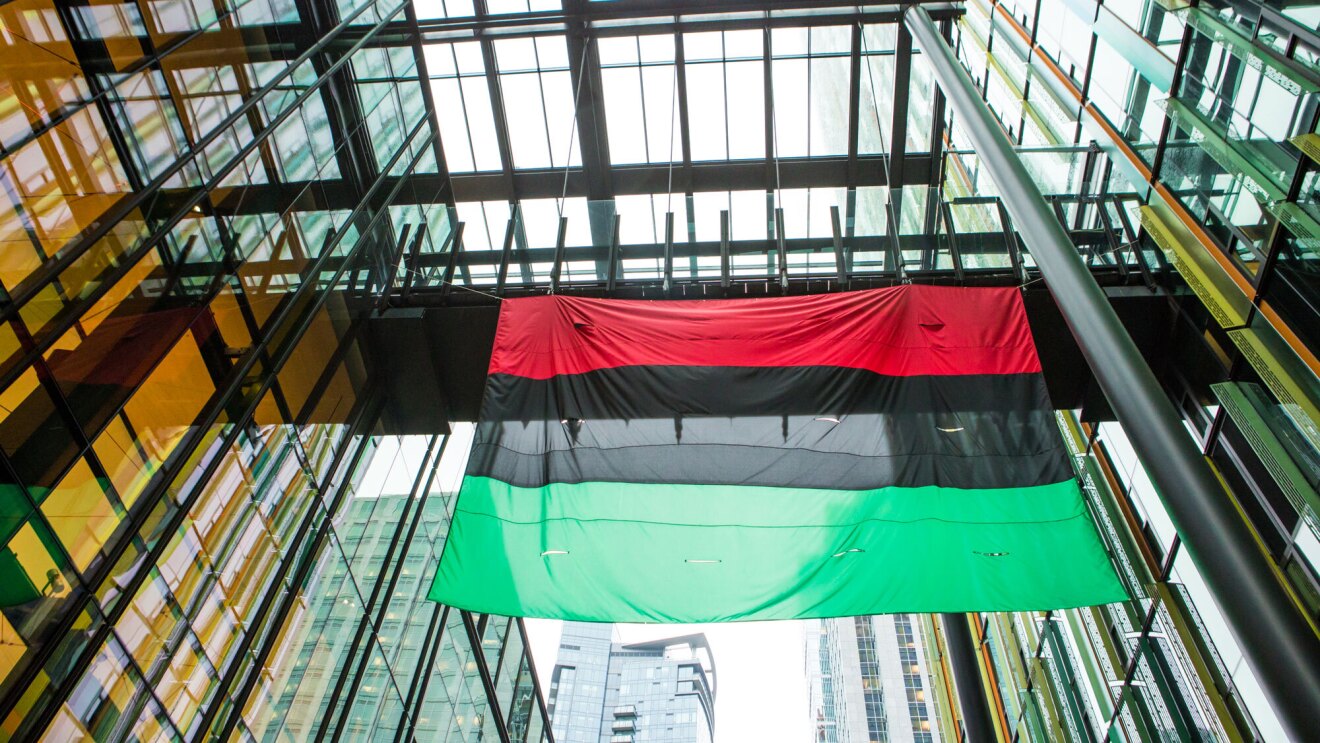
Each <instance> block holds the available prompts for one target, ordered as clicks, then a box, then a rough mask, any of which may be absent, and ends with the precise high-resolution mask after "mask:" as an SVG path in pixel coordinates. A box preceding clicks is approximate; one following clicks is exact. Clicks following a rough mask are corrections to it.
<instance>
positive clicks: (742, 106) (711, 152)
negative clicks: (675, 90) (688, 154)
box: [683, 31, 766, 160]
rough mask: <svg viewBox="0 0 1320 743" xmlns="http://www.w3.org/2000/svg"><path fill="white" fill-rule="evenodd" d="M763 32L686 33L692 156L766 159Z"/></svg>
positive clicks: (689, 127) (695, 157) (684, 51)
mask: <svg viewBox="0 0 1320 743" xmlns="http://www.w3.org/2000/svg"><path fill="white" fill-rule="evenodd" d="M763 53H764V36H763V34H762V32H761V31H716V32H707V33H692V34H684V35H683V54H684V59H685V61H686V62H687V68H686V70H685V75H686V80H687V101H688V133H689V135H690V136H691V137H692V142H691V149H692V159H693V160H743V159H751V158H760V157H765V153H766V150H765V137H764V135H762V134H760V132H762V131H764V128H765V67H764V65H765V63H764V62H763V61H762V55H763Z"/></svg>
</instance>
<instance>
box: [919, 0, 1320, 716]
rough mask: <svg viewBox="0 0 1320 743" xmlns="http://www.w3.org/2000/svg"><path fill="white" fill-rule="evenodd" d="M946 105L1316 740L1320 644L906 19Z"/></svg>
mask: <svg viewBox="0 0 1320 743" xmlns="http://www.w3.org/2000/svg"><path fill="white" fill-rule="evenodd" d="M904 25H905V26H906V27H907V28H909V29H911V31H912V34H913V36H914V37H916V39H917V40H918V41H920V43H921V49H922V52H923V54H924V56H925V57H926V58H927V59H928V60H929V61H930V64H931V68H932V69H933V71H934V73H935V79H936V80H937V81H938V82H939V86H940V88H941V89H943V90H944V94H945V96H946V98H947V99H948V101H949V105H951V106H952V107H953V109H954V110H955V111H956V112H958V113H959V114H960V115H961V116H962V119H960V121H961V122H962V128H963V131H965V132H967V134H968V137H969V138H970V139H971V140H972V144H973V145H974V146H975V148H976V153H977V155H978V156H979V157H980V158H981V162H982V163H984V164H985V166H986V169H987V171H988V172H989V173H990V176H991V178H993V179H994V181H995V184H996V185H997V186H998V188H999V192H1000V194H1002V197H1003V201H1004V204H1005V206H1006V208H1007V209H1008V211H1009V213H1010V214H1012V216H1013V222H1014V223H1015V224H1016V225H1017V228H1018V230H1019V231H1020V232H1021V234H1022V236H1023V239H1024V240H1025V241H1026V242H1027V244H1028V246H1029V247H1030V248H1031V254H1032V257H1033V258H1035V261H1036V264H1037V266H1039V268H1040V272H1041V276H1042V277H1043V278H1044V279H1045V284H1046V286H1048V287H1049V289H1050V292H1051V293H1052V294H1053V295H1054V299H1055V301H1056V302H1057V303H1058V305H1059V310H1060V311H1061V312H1062V314H1063V317H1064V319H1065V320H1066V321H1067V323H1068V327H1069V329H1070V330H1071V331H1072V334H1073V337H1074V338H1076V339H1077V343H1078V345H1079V346H1080V347H1081V350H1082V354H1083V355H1084V356H1085V357H1086V361H1087V363H1088V364H1089V365H1090V367H1091V369H1092V370H1093V371H1094V372H1095V377H1096V380H1097V381H1098V382H1099V383H1100V387H1101V389H1102V390H1104V393H1105V397H1106V398H1108V400H1109V403H1110V405H1111V406H1112V407H1113V409H1114V412H1115V413H1116V414H1117V416H1118V420H1119V421H1120V422H1121V423H1122V424H1123V428H1124V430H1125V431H1126V433H1127V434H1128V436H1129V437H1130V438H1131V439H1132V443H1133V444H1134V445H1135V448H1136V451H1137V452H1138V453H1139V454H1140V456H1141V460H1142V463H1143V464H1144V465H1145V466H1146V470H1147V472H1148V473H1149V474H1150V477H1151V480H1153V481H1154V484H1155V487H1156V489H1157V490H1158V492H1159V496H1160V499H1161V500H1162V501H1163V502H1164V504H1165V506H1166V508H1167V509H1168V511H1169V516H1170V518H1171V519H1172V521H1173V525H1174V527H1175V528H1176V529H1177V530H1178V535H1179V537H1180V538H1181V539H1182V544H1183V546H1184V547H1186V549H1187V552H1188V554H1189V555H1190V556H1191V558H1192V560H1193V562H1195V563H1196V566H1197V567H1198V568H1200V571H1201V574H1202V577H1204V579H1205V582H1206V584H1207V586H1208V587H1209V588H1210V591H1211V592H1212V593H1213V594H1214V596H1215V598H1216V599H1217V603H1218V605H1219V608H1220V610H1221V611H1223V613H1224V616H1225V618H1226V619H1227V620H1228V625H1229V628H1230V629H1231V630H1232V632H1233V635H1234V637H1235V638H1236V639H1237V641H1238V643H1239V644H1240V645H1241V646H1242V650H1243V655H1244V656H1245V657H1246V659H1247V662H1248V664H1250V666H1251V668H1252V670H1253V671H1255V672H1256V675H1257V677H1258V678H1259V679H1260V683H1261V686H1262V687H1263V688H1264V690H1265V693H1266V695H1267V696H1268V697H1269V699H1270V702H1271V704H1272V706H1273V707H1274V710H1275V711H1276V712H1277V713H1278V715H1279V718H1280V720H1281V721H1282V723H1283V725H1284V727H1285V728H1286V729H1287V730H1288V732H1289V734H1290V735H1291V736H1292V737H1293V738H1295V739H1297V740H1305V739H1308V738H1310V737H1313V734H1314V732H1315V730H1314V723H1315V711H1316V710H1317V709H1320V638H1317V637H1316V633H1315V630H1314V629H1312V627H1311V625H1310V623H1309V622H1308V621H1307V620H1306V619H1305V618H1304V617H1303V616H1302V614H1301V612H1300V610H1299V609H1298V607H1297V605H1296V604H1295V603H1294V602H1293V601H1292V599H1291V598H1290V596H1289V594H1288V592H1287V590H1286V589H1285V587H1284V586H1283V585H1282V584H1281V583H1280V582H1279V578H1278V576H1277V575H1276V573H1275V570H1274V569H1273V566H1272V565H1271V564H1270V561H1269V558H1267V557H1266V555H1265V553H1264V552H1263V551H1262V550H1261V549H1260V547H1259V546H1257V544H1256V540H1255V537H1254V535H1253V533H1252V531H1251V528H1250V527H1249V526H1248V525H1247V523H1246V522H1245V521H1244V520H1243V517H1242V515H1241V514H1240V513H1239V512H1238V510H1237V507H1236V505H1235V504H1234V502H1233V499H1232V496H1231V495H1230V494H1229V493H1227V492H1225V489H1224V486H1223V484H1221V483H1220V481H1219V479H1218V478H1217V477H1216V476H1215V473H1214V472H1213V471H1212V470H1211V469H1210V466H1209V465H1208V463H1207V462H1206V461H1205V458H1204V456H1202V454H1201V451H1200V449H1199V448H1198V447H1197V446H1196V443H1195V442H1194V441H1193V440H1192V437H1191V436H1189V435H1188V433H1187V430H1186V428H1184V427H1183V424H1182V419H1181V417H1180V416H1179V415H1178V411H1177V410H1176V409H1175V408H1174V406H1173V403H1171V402H1170V401H1169V397H1168V395H1166V394H1165V392H1164V390H1163V389H1162V388H1161V387H1160V383H1159V380H1157V379H1156V378H1155V375H1154V373H1153V372H1151V370H1150V367H1149V366H1147V365H1146V363H1145V362H1144V361H1143V360H1142V357H1141V352H1140V351H1139V350H1138V349H1137V346H1136V344H1135V343H1133V341H1132V338H1131V337H1130V336H1128V334H1127V331H1126V330H1124V328H1123V324H1122V322H1120V321H1119V319H1118V315H1117V314H1116V313H1115V312H1114V308H1113V307H1112V306H1111V305H1110V304H1109V302H1108V300H1107V299H1106V298H1105V294H1104V292H1103V291H1102V290H1101V289H1100V286H1099V285H1098V284H1096V282H1095V279H1094V278H1093V277H1092V276H1091V274H1090V272H1089V271H1087V270H1086V266H1085V265H1084V264H1083V263H1082V260H1081V257H1080V256H1078V254H1077V251H1076V249H1075V248H1074V247H1073V244H1072V241H1071V239H1070V238H1069V237H1068V234H1067V233H1066V232H1065V231H1064V229H1063V226H1062V225H1061V224H1059V220H1058V219H1057V218H1056V217H1055V215H1054V214H1053V213H1052V212H1051V210H1050V208H1049V206H1048V205H1047V204H1046V203H1045V199H1044V197H1043V196H1042V195H1041V192H1040V189H1039V188H1038V187H1037V186H1036V184H1035V182H1034V181H1033V180H1032V178H1031V175H1030V174H1029V173H1028V172H1027V169H1026V167H1025V166H1024V165H1023V164H1022V161H1021V160H1020V159H1019V158H1018V156H1017V154H1016V153H1015V152H1014V151H1013V148H1012V145H1010V144H1009V142H1008V139H1007V138H1006V137H1005V136H1004V132H1003V129H1002V128H1000V126H999V122H998V121H996V120H995V118H994V115H993V114H992V113H991V112H990V110H989V108H987V107H986V105H985V102H984V101H983V100H982V99H981V97H980V95H979V94H978V93H977V91H976V88H975V87H974V86H973V85H972V81H971V79H970V78H969V77H968V75H967V72H966V71H965V70H964V69H963V68H962V66H961V65H960V64H959V63H958V60H957V59H956V58H955V57H954V55H953V52H952V50H950V49H949V46H948V44H947V43H946V42H945V40H944V37H943V36H941V35H940V33H939V31H938V30H937V29H936V28H935V23H934V22H933V21H932V20H931V18H930V14H929V13H927V12H926V11H925V10H924V9H922V8H920V7H917V6H909V7H907V8H905V9H904Z"/></svg>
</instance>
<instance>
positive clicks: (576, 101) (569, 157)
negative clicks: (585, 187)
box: [537, 37, 591, 218]
mask: <svg viewBox="0 0 1320 743" xmlns="http://www.w3.org/2000/svg"><path fill="white" fill-rule="evenodd" d="M590 48H591V39H590V38H587V37H583V39H582V58H581V59H579V60H578V79H577V90H576V91H574V92H573V123H572V125H571V126H570V127H569V132H568V149H567V150H566V151H565V152H564V185H563V188H561V189H560V190H559V201H558V202H557V206H558V211H559V216H560V218H563V216H564V202H565V201H567V200H568V171H569V167H570V166H571V165H572V164H573V143H574V142H576V141H577V122H578V106H580V105H581V104H582V81H583V80H585V79H587V50H588V49H590ZM540 64H541V63H540V61H538V62H537V67H540ZM553 157H554V153H551V158H552V159H553Z"/></svg>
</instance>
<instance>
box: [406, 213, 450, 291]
mask: <svg viewBox="0 0 1320 743" xmlns="http://www.w3.org/2000/svg"><path fill="white" fill-rule="evenodd" d="M453 241H454V233H453V232H450V233H449V235H448V236H447V237H445V244H444V245H442V246H440V252H442V253H443V252H444V250H445V248H446V247H448V246H449V244H450V243H452V242H453ZM424 242H426V223H425V222H422V223H421V224H420V225H418V227H417V236H416V237H414V238H413V243H412V247H411V248H409V249H408V259H407V261H405V262H404V264H403V270H404V274H403V289H402V290H400V292H399V296H400V298H401V299H403V300H404V301H407V299H408V295H410V294H412V286H413V278H414V277H416V276H417V259H418V258H420V257H421V255H422V243H424Z"/></svg>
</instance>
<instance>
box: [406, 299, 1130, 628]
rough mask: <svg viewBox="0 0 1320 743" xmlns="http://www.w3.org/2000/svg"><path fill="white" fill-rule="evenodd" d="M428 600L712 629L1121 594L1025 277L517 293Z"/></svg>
mask: <svg viewBox="0 0 1320 743" xmlns="http://www.w3.org/2000/svg"><path fill="white" fill-rule="evenodd" d="M430 598H431V599H433V600H436V601H439V602H442V603H445V604H449V605H452V606H457V607H460V608H464V609H470V610H473V611H479V612H490V613H494V614H502V615H512V616H530V617H550V618H559V619H575V620H587V621H610V622H719V621H734V620H763V619H800V618H808V617H832V616H852V615H862V614H882V613H891V612H944V611H1017V610H1031V609H1042V610H1043V609H1060V608H1066V607H1075V606H1085V605H1092V604H1101V603H1107V602H1112V601H1119V600H1122V599H1124V598H1126V596H1125V593H1124V590H1123V588H1122V586H1121V585H1120V584H1119V582H1118V580H1117V577H1116V575H1115V573H1114V570H1113V567H1112V565H1111V563H1110V561H1109V559H1108V556H1107V554H1106V552H1105V549H1104V547H1103V546H1102V544H1101V542H1100V539H1099V537H1098V535H1097V533H1096V528H1095V524H1094V522H1093V520H1092V518H1091V516H1090V513H1089V512H1088V510H1087V508H1086V505H1085V503H1084V502H1083V500H1082V496H1081V493H1080V491H1079V488H1078V484H1077V481H1076V479H1075V475H1074V471H1073V469H1072V465H1071V464H1070V461H1069V458H1068V454H1067V450H1066V449H1065V446H1064V441H1063V438H1062V436H1061V433H1060V430H1059V428H1058V425H1057V422H1056V419H1055V414H1054V411H1053V410H1052V409H1051V406H1050V404H1049V398H1048V396H1047V394H1046V389H1045V383H1044V379H1043V377H1042V375H1041V368H1040V361H1039V359H1038V357H1037V354H1036V349H1035V346H1034V344H1033V342H1032V337H1031V331H1030V328H1029V327H1028V325H1027V318H1026V313H1025V310H1024V309H1023V305H1022V300H1021V296H1020V293H1019V292H1018V290H1016V289H1013V288H1002V289H1001V288H954V287H933V286H916V285H908V286H900V287H894V288H890V289H877V290H869V291H858V292H848V293H842V294H829V295H819V296H806V297H783V298H769V299H743V300H695V301H634V300H608V299H588V298H578V297H565V296H544V297H534V298H528V299H514V300H506V301H505V302H504V303H503V304H502V306H501V309H500V320H499V326H498V330H497V331H496V337H495V344H494V349H493V352H492V355H491V361H490V367H489V375H488V378H487V382H486V391H485V397H484V399H483V402H482V407H481V412H480V419H479V421H478V423H477V427H476V433H475V439H474V442H473V445H472V452H471V455H470V459H469V462H468V467H467V472H466V475H465V477H464V479H463V484H462V487H461V490H460V492H459V495H458V499H457V501H456V505H455V512H454V516H453V521H452V526H451V529H450V532H449V535H448V539H447V542H446V544H445V547H444V552H443V555H442V558H441V560H440V566H439V569H438V571H437V574H436V577H435V582H434V584H433V586H432V588H431V591H430Z"/></svg>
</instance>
